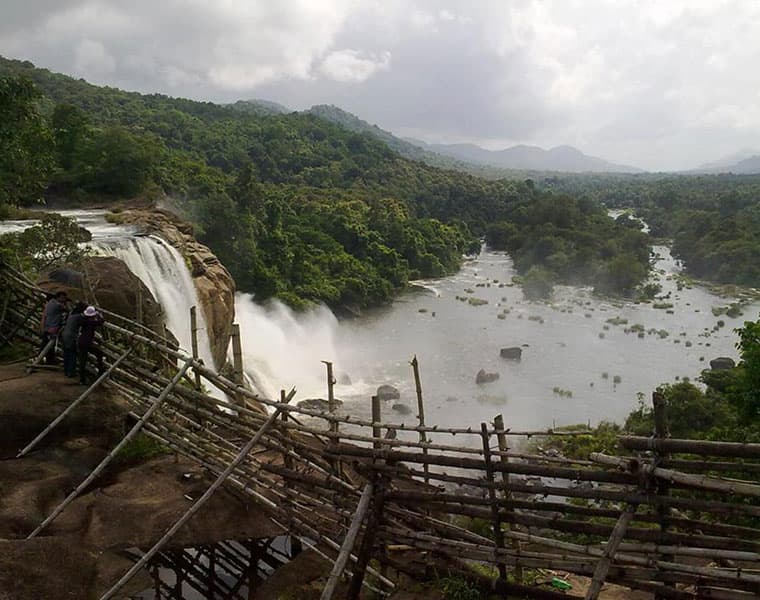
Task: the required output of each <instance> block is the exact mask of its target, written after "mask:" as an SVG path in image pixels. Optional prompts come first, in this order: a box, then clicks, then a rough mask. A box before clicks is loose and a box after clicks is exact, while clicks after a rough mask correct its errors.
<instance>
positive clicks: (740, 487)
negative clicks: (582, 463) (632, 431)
mask: <svg viewBox="0 0 760 600" xmlns="http://www.w3.org/2000/svg"><path fill="white" fill-rule="evenodd" d="M590 458H591V460H593V461H594V462H598V463H600V464H604V465H610V466H614V467H618V468H620V469H623V470H625V471H627V472H629V473H633V474H636V473H644V474H645V475H652V476H654V477H657V478H658V479H665V480H667V481H669V482H672V483H678V484H680V485H684V486H687V487H693V488H697V489H701V490H709V491H713V492H723V493H727V494H738V495H743V496H752V497H754V498H760V485H754V484H751V483H744V482H736V481H731V480H726V479H718V478H716V477H708V476H707V475H690V474H688V473H681V472H680V471H674V470H672V469H661V468H659V467H654V466H652V465H648V464H646V463H642V462H640V461H638V460H637V459H635V458H633V459H631V458H620V457H617V456H607V455H605V454H601V453H599V452H592V453H591V455H590Z"/></svg>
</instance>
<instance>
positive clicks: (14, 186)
mask: <svg viewBox="0 0 760 600" xmlns="http://www.w3.org/2000/svg"><path fill="white" fill-rule="evenodd" d="M0 75H1V74H0ZM40 96H41V94H40V93H39V91H38V90H37V89H36V88H35V87H34V85H33V84H32V82H31V81H30V80H29V79H27V78H25V77H13V76H0V205H2V204H11V205H14V206H17V205H19V204H22V203H29V202H37V201H39V200H40V198H41V197H42V192H43V190H44V189H45V188H46V187H47V183H48V175H49V173H50V171H51V170H52V167H53V157H52V153H51V146H52V144H51V136H50V131H49V130H48V127H47V124H46V123H45V120H44V119H43V117H42V116H41V114H40V111H39V110H38V100H39V98H40Z"/></svg>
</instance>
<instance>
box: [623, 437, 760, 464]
mask: <svg viewBox="0 0 760 600" xmlns="http://www.w3.org/2000/svg"><path fill="white" fill-rule="evenodd" d="M618 439H619V440H620V445H621V446H623V448H627V449H628V450H641V451H646V450H650V451H655V450H660V451H662V452H671V453H673V454H700V455H702V456H723V457H727V458H758V459H760V444H757V443H748V442H747V443H745V442H713V441H707V440H683V439H674V438H649V437H641V436H631V435H621V436H620V437H619V438H618Z"/></svg>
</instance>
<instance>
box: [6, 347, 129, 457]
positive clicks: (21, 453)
mask: <svg viewBox="0 0 760 600" xmlns="http://www.w3.org/2000/svg"><path fill="white" fill-rule="evenodd" d="M132 350H134V346H132V347H130V348H129V349H127V351H126V352H124V353H123V354H122V355H121V356H120V357H119V358H118V359H117V360H116V362H114V363H113V364H112V365H111V366H110V367H108V369H106V370H105V371H104V372H103V374H102V375H101V376H100V377H98V378H97V379H96V380H95V381H94V382H93V383H92V384H91V385H90V387H88V388H87V389H86V390H85V391H84V392H82V393H81V394H80V395H79V397H78V398H77V399H76V400H74V401H73V402H72V403H71V404H69V405H68V406H67V407H66V409H65V410H64V411H63V412H62V413H61V414H60V415H58V416H57V417H56V418H55V419H53V420H52V421H51V422H50V424H49V425H48V426H47V427H45V429H43V430H42V431H41V432H40V433H39V435H37V437H35V438H34V439H33V440H32V441H31V442H29V443H28V444H27V445H26V446H24V447H23V448H22V449H21V450H19V452H18V454H16V458H21V457H22V456H24V455H25V454H28V453H29V452H30V451H31V450H32V449H33V448H34V447H35V446H37V444H39V443H40V442H41V441H42V440H43V439H44V438H45V436H47V435H48V434H49V433H50V432H51V431H52V430H53V429H54V428H55V427H56V426H57V425H58V424H59V423H60V422H61V421H63V419H65V418H66V416H67V415H68V414H69V413H70V412H71V411H72V410H74V409H75V408H76V407H77V406H78V405H79V404H80V403H81V402H82V401H83V400H85V399H87V397H89V395H90V394H92V392H94V391H95V390H96V389H97V388H98V387H100V385H101V384H102V383H103V382H104V381H105V380H106V379H108V378H109V377H110V376H111V373H112V372H113V370H114V369H115V368H117V367H118V366H119V365H120V364H121V363H122V362H124V360H125V359H126V358H127V357H128V356H129V355H130V354H131V353H132Z"/></svg>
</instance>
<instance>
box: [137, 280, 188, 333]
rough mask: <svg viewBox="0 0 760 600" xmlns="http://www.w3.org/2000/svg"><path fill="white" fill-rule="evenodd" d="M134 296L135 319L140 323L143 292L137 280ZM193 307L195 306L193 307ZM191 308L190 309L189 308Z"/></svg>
mask: <svg viewBox="0 0 760 600" xmlns="http://www.w3.org/2000/svg"><path fill="white" fill-rule="evenodd" d="M135 296H136V299H135V300H136V303H135V321H137V322H138V323H140V325H142V323H143V318H144V317H143V294H142V284H141V283H140V282H138V285H137V292H136V294H135ZM193 308H195V307H193ZM191 310H192V309H191Z"/></svg>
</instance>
